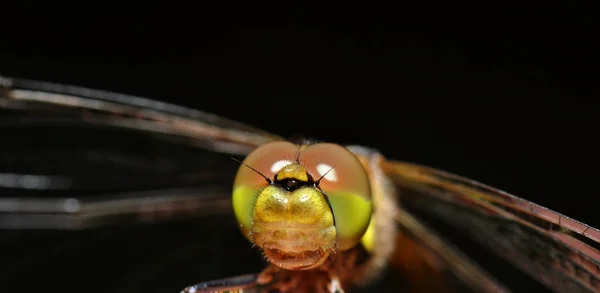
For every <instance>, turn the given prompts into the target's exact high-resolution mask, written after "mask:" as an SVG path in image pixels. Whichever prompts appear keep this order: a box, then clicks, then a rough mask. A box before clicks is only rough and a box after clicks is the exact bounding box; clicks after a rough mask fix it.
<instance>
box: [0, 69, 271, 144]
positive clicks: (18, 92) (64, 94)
mask: <svg viewBox="0 0 600 293" xmlns="http://www.w3.org/2000/svg"><path fill="white" fill-rule="evenodd" d="M0 88H1V90H0V108H3V107H4V108H14V107H20V108H27V107H29V108H35V106H34V105H28V104H37V103H41V104H45V105H54V106H58V107H65V108H75V109H79V110H83V109H87V110H93V111H99V112H103V113H105V114H106V113H108V114H111V115H113V116H114V117H113V118H112V119H106V117H101V119H102V121H100V122H101V123H113V124H117V125H120V126H122V127H132V128H141V129H144V130H148V131H157V132H158V131H163V132H169V133H172V134H179V135H182V136H187V137H191V138H192V139H195V140H200V139H203V141H210V143H207V144H206V147H209V148H211V149H212V150H214V151H219V152H228V153H232V154H246V153H247V152H249V150H251V149H253V148H255V147H257V146H259V145H261V144H263V143H265V142H268V141H271V140H275V139H279V137H277V136H275V135H273V134H270V133H268V132H265V131H262V130H260V129H257V128H254V127H250V126H247V125H244V124H242V123H239V122H236V121H233V120H230V119H226V118H223V117H220V116H216V115H213V114H210V113H206V112H202V111H198V110H194V109H190V108H186V107H183V106H178V105H174V104H169V103H165V102H161V101H156V100H150V99H146V98H142V97H137V96H131V95H125V94H120V93H115V92H108V91H102V90H94V89H88V88H84V87H77V86H71V85H64V84H57V83H49V82H43V81H34V80H27V79H19V78H11V77H3V76H0ZM86 114H90V113H86ZM116 117H121V119H117V118H116ZM82 118H85V119H89V120H92V119H94V118H95V117H93V116H91V115H88V116H86V117H82ZM125 118H129V119H125ZM148 122H151V123H148Z"/></svg>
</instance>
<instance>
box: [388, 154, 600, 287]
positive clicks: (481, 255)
mask: <svg viewBox="0 0 600 293" xmlns="http://www.w3.org/2000/svg"><path fill="white" fill-rule="evenodd" d="M383 167H384V169H385V171H386V173H387V174H389V176H390V177H391V178H392V180H393V181H394V182H395V184H396V186H397V188H398V189H399V193H400V199H401V205H402V207H403V209H404V210H405V211H406V212H408V213H409V214H411V215H413V216H414V217H415V218H416V219H417V220H418V221H419V222H420V223H423V224H424V226H422V227H421V228H420V229H422V230H423V229H426V230H427V231H417V232H424V234H426V235H440V236H441V237H442V238H443V239H445V242H446V245H445V246H444V247H442V248H439V247H438V248H437V249H436V250H437V251H438V252H439V251H440V250H443V249H449V245H452V246H454V247H457V248H458V249H459V250H462V251H463V252H466V253H467V254H466V255H468V258H469V259H466V257H464V256H463V257H462V258H463V262H466V263H470V262H472V261H475V262H476V263H477V264H478V265H479V266H480V267H482V268H483V269H484V270H487V271H488V272H490V273H492V275H494V276H495V277H496V278H500V282H502V283H503V284H504V285H506V286H507V287H508V288H509V289H510V290H514V291H521V290H523V288H528V289H532V288H533V289H535V290H537V291H536V292H539V291H542V290H547V291H548V292H550V291H552V292H595V291H598V290H600V270H599V267H600V265H599V262H598V258H597V255H598V250H597V244H598V241H597V237H596V236H595V235H597V234H596V233H598V230H597V229H595V228H591V227H589V226H585V227H586V228H583V229H582V228H580V226H578V225H584V224H582V223H579V222H574V221H569V220H570V219H568V218H567V217H565V216H562V215H560V214H558V213H556V212H553V211H550V210H548V209H545V208H543V207H540V206H537V205H535V204H532V203H530V202H527V201H525V200H523V199H520V198H518V197H515V196H512V195H509V194H507V193H504V192H501V191H498V190H496V189H493V188H490V187H487V186H485V185H483V184H481V183H478V182H475V181H473V180H469V179H466V178H461V177H459V176H456V175H453V174H449V173H447V172H443V171H439V170H436V169H432V168H427V167H424V166H419V165H414V164H409V163H403V162H388V163H386V164H385V166H383ZM552 219H556V220H555V221H553V220H552ZM559 219H562V220H560V221H559ZM401 223H402V221H401ZM559 223H560V224H559ZM562 223H568V224H562ZM574 223H575V224H574ZM573 226H575V227H574V228H573ZM410 229H411V228H410V227H409V228H408V230H410ZM414 229H415V228H413V230H414ZM584 231H585V233H584ZM573 235H577V236H579V238H585V239H586V240H587V244H586V243H583V242H582V241H580V240H577V239H575V238H574V237H572V236H573ZM424 245H427V243H425V244H424ZM446 265H447V266H449V268H450V269H458V268H459V266H462V265H463V264H462V263H461V262H458V263H457V262H456V261H455V262H454V263H450V262H448V263H446ZM521 272H524V273H525V275H523V274H522V273H521Z"/></svg>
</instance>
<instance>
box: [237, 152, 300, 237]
mask: <svg viewBox="0 0 600 293" xmlns="http://www.w3.org/2000/svg"><path fill="white" fill-rule="evenodd" d="M297 156H298V146H297V145H295V144H293V143H290V142H286V141H276V142H271V143H268V144H265V145H262V146H260V147H259V148H257V149H256V150H254V151H253V152H252V153H250V154H249V155H248V156H247V157H246V158H245V159H244V164H246V165H248V166H250V167H252V168H254V169H256V170H257V171H259V172H260V173H262V174H263V175H265V176H266V177H267V178H269V179H270V180H273V179H274V178H275V175H276V174H277V173H278V172H279V170H281V169H282V168H283V167H285V166H287V165H289V164H292V163H294V162H296V158H297ZM267 184H268V183H267V182H266V180H265V178H264V177H262V176H260V175H259V174H257V173H256V172H255V171H253V170H252V169H250V168H248V167H246V166H240V168H239V169H238V172H237V174H236V176H235V181H234V183H233V210H234V213H235V216H236V218H237V220H238V223H239V225H240V228H241V229H242V232H243V233H244V235H246V236H247V232H248V230H249V229H250V225H251V218H252V210H253V208H254V203H255V202H256V196H257V194H258V193H259V192H260V191H261V190H262V189H263V188H264V187H265V186H266V185H267Z"/></svg>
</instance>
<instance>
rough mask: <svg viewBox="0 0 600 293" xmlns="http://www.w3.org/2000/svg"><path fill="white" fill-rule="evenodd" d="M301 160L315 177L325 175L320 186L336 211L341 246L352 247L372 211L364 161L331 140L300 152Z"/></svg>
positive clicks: (316, 178)
mask: <svg viewBox="0 0 600 293" xmlns="http://www.w3.org/2000/svg"><path fill="white" fill-rule="evenodd" d="M300 163H301V164H302V165H304V166H305V167H306V169H307V171H308V173H309V174H311V175H312V177H313V178H314V180H318V179H319V178H321V177H323V175H325V176H324V177H323V178H322V179H321V181H320V182H319V187H320V188H321V189H322V190H323V191H324V192H325V194H326V195H327V197H328V199H329V202H330V204H331V208H332V210H333V215H334V217H335V227H336V230H337V234H338V247H339V249H341V250H346V249H349V248H351V247H353V246H354V245H356V244H357V243H358V242H359V241H360V239H361V237H362V236H363V235H364V233H365V232H366V230H367V227H368V226H369V222H370V220H371V213H372V210H373V205H372V202H371V186H370V184H369V178H368V176H367V173H366V171H365V169H364V168H363V166H362V164H361V163H360V161H359V160H358V158H357V157H356V156H355V155H354V154H353V153H351V152H350V151H349V150H348V149H346V148H345V147H342V146H340V145H337V144H332V143H319V144H315V145H310V146H308V147H307V148H306V149H304V150H303V151H302V152H301V154H300ZM332 168H333V169H332Z"/></svg>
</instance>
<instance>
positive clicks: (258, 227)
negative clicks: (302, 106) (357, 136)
mask: <svg viewBox="0 0 600 293" xmlns="http://www.w3.org/2000/svg"><path fill="white" fill-rule="evenodd" d="M0 111H1V112H0V131H2V134H3V135H5V137H12V138H14V140H8V139H6V140H4V141H3V147H2V152H0V154H2V155H1V156H0V191H1V194H2V196H1V197H0V229H5V230H28V229H38V230H39V229H47V230H89V229H95V228H97V227H111V226H119V225H123V223H126V222H135V223H157V222H165V221H173V220H176V219H180V218H190V219H197V218H199V217H203V216H208V215H214V214H223V215H229V216H231V218H234V219H235V225H236V226H237V228H236V229H237V230H238V233H240V234H242V235H243V237H244V239H245V240H244V241H246V244H248V245H247V247H248V248H249V249H256V250H258V251H260V252H261V254H260V255H262V257H263V258H264V261H265V265H264V267H263V269H262V271H257V272H247V273H246V274H241V275H236V276H222V277H220V278H216V279H212V280H189V283H188V284H181V288H182V289H181V292H184V293H196V292H371V291H376V292H382V291H387V292H399V291H402V292H521V291H525V290H527V292H529V291H531V290H534V291H535V292H542V291H546V292H600V251H599V249H600V245H599V242H600V231H599V230H598V229H596V228H593V227H590V226H589V225H586V224H584V223H581V222H579V221H577V220H575V219H572V218H570V217H567V216H565V215H562V214H560V213H558V212H555V211H552V210H549V209H547V208H545V207H542V206H540V205H537V204H535V203H532V202H529V201H527V200H525V199H523V198H520V197H517V196H514V195H511V194H509V193H507V192H504V191H502V190H499V189H496V188H493V187H491V186H487V185H485V184H483V183H480V182H478V181H475V180H472V179H468V178H464V177H461V176H458V175H455V174H452V173H449V172H445V171H442V170H438V169H435V168H431V167H427V166H423V165H418V164H414V163H408V162H404V161H398V160H394V159H393V158H387V157H386V156H385V155H384V154H381V153H380V152H378V151H377V150H376V149H375V148H371V147H366V146H358V145H343V146H342V145H339V144H336V143H332V142H327V141H312V140H297V141H295V140H288V139H285V138H283V137H280V136H278V135H276V134H272V133H269V132H267V131H263V130H261V129H257V128H254V127H251V126H249V125H246V124H243V123H240V122H236V121H233V120H230V119H227V118H224V117H220V116H217V115H213V114H210V113H206V112H202V111H199V110H195V109H191V108H187V107H183V106H179V105H174V104H169V103H165V102H161V101H156V100H150V99H146V98H142V97H136V96H130V95H125V94H120V93H114V92H107V91H101V90H93V89H88V88H83V87H77V86H71V85H64V84H56V83H48V82H42V81H35V80H27V79H20V78H12V77H0ZM23 133H27V135H23ZM10 135H12V136H10ZM57 137H59V139H56V138H57ZM81 137H85V138H84V139H83V138H81ZM117 138H118V139H117ZM119 141H129V142H136V144H135V145H136V147H135V149H134V150H133V149H132V150H129V152H128V154H129V155H124V152H106V151H104V152H103V151H102V150H100V149H99V148H94V147H96V146H97V144H103V146H104V149H103V150H106V149H111V148H118V149H119V150H123V149H126V148H127V147H126V146H125V144H124V143H119ZM149 141H153V142H159V143H157V144H148V145H147V147H148V149H150V150H147V151H148V152H152V153H153V154H159V156H158V157H159V158H160V159H153V160H150V161H149V160H144V159H140V156H141V155H140V154H139V153H141V152H144V150H140V149H139V145H140V144H145V143H147V142H149ZM34 144H41V146H36V147H38V148H43V149H44V150H45V151H44V152H39V153H32V152H28V151H27V149H23V146H32V145H34ZM46 144H48V145H46ZM132 153H136V154H138V155H139V156H137V157H136V156H135V155H131V154H132ZM65 157H68V158H70V159H69V160H64V159H61V158H65ZM170 158H178V159H177V160H170ZM232 159H233V160H232ZM236 161H237V162H236ZM174 162H176V163H174ZM49 163H52V164H49ZM91 165H93V166H94V168H93V170H90V166H91ZM68 170H77V172H70V173H69V172H67V171H68ZM131 170H135V171H136V172H132V171H131ZM99 174H100V175H99ZM40 194H43V196H40ZM257 257H260V256H257ZM200 262H201V261H200ZM200 265H201V266H211V265H214V264H211V263H201V264H200ZM226 265H230V266H237V265H238V264H237V263H235V262H232V263H228V264H226ZM197 281H200V282H199V283H196V284H194V283H195V282H197ZM190 284H194V285H190Z"/></svg>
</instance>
